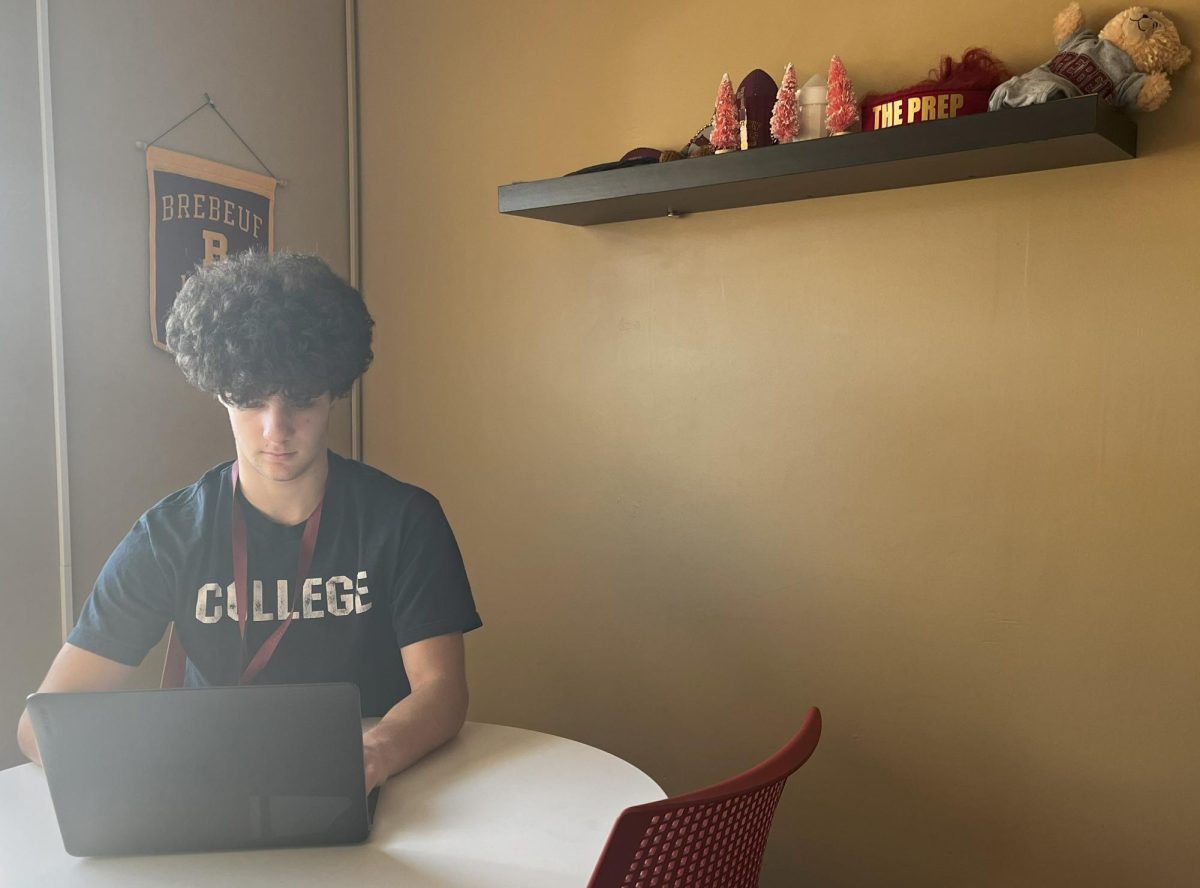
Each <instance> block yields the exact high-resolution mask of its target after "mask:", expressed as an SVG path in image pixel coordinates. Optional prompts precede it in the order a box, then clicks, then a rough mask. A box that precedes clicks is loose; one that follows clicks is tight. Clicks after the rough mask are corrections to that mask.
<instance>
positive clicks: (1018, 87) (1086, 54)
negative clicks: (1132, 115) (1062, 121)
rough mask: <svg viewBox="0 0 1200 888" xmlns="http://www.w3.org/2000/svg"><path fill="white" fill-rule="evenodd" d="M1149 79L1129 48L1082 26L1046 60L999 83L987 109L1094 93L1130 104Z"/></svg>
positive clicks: (1031, 103) (1108, 99)
mask: <svg viewBox="0 0 1200 888" xmlns="http://www.w3.org/2000/svg"><path fill="white" fill-rule="evenodd" d="M1145 81H1146V75H1145V74H1143V73H1142V72H1141V71H1138V70H1137V68H1135V67H1134V64H1133V59H1131V58H1130V57H1129V53H1127V52H1125V50H1123V49H1121V48H1120V47H1119V46H1117V45H1116V44H1114V43H1110V42H1109V41H1107V40H1101V39H1100V38H1099V37H1097V36H1096V34H1095V33H1093V32H1092V31H1085V30H1084V29H1083V28H1080V29H1079V30H1077V31H1075V32H1074V33H1073V34H1071V35H1070V36H1069V37H1067V39H1066V40H1064V41H1063V42H1062V43H1061V44H1059V47H1058V55H1056V56H1055V57H1054V58H1052V59H1051V60H1050V61H1048V62H1046V64H1044V65H1039V66H1038V67H1036V68H1034V69H1033V70H1032V71H1030V72H1029V73H1028V74H1021V75H1019V76H1017V77H1013V78H1012V79H1011V80H1006V81H1005V82H1004V83H1002V84H1000V85H999V86H998V87H996V89H995V90H994V91H993V92H992V97H991V99H990V100H989V101H988V110H989V111H997V110H999V109H1000V108H1022V107H1024V106H1026V105H1036V104H1039V103H1041V102H1048V101H1050V100H1051V99H1069V98H1073V97H1074V96H1082V95H1090V94H1092V93H1095V94H1097V95H1099V96H1100V98H1102V99H1104V100H1105V101H1106V102H1108V103H1109V104H1112V105H1116V106H1118V107H1130V108H1131V107H1133V105H1134V103H1135V102H1136V101H1137V97H1138V93H1139V92H1141V90H1142V84H1143V83H1144V82H1145Z"/></svg>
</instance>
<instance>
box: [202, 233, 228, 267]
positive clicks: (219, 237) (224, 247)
mask: <svg viewBox="0 0 1200 888" xmlns="http://www.w3.org/2000/svg"><path fill="white" fill-rule="evenodd" d="M201 234H202V236H203V237H204V264H205V265H211V264H212V263H213V262H216V261H217V260H219V259H224V258H225V254H226V253H227V252H228V251H229V239H228V238H227V237H225V235H223V234H221V232H219V231H209V230H208V229H207V228H205V229H204V231H203V232H202V233H201Z"/></svg>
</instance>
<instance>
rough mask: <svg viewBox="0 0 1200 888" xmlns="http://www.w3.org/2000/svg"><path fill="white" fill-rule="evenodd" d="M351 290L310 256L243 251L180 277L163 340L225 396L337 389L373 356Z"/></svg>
mask: <svg viewBox="0 0 1200 888" xmlns="http://www.w3.org/2000/svg"><path fill="white" fill-rule="evenodd" d="M374 325H375V322H374V321H373V320H371V315H370V314H369V313H368V312H367V307H366V305H365V304H364V303H363V300H362V296H361V295H360V294H359V292H358V291H357V290H356V289H354V288H353V287H351V286H350V285H349V284H347V283H346V282H345V281H343V280H342V279H341V278H340V277H338V276H337V275H336V274H334V272H333V270H332V269H331V268H330V267H329V266H328V265H326V264H325V262H324V261H322V260H321V258H320V257H318V256H312V255H308V254H304V253H289V252H280V253H262V252H257V251H247V252H245V253H241V254H239V255H237V256H231V257H230V258H228V259H225V260H222V261H220V262H214V263H212V264H211V265H205V266H203V267H201V268H198V269H197V270H196V272H195V273H194V274H193V275H192V276H191V277H189V278H188V279H187V281H186V282H185V283H184V285H183V289H182V290H180V291H179V296H178V297H177V298H176V299H175V306H174V307H173V308H172V309H171V315H170V317H168V318H167V346H168V347H169V348H170V349H171V351H172V352H174V353H175V363H176V364H178V365H179V369H180V370H182V371H183V375H184V376H186V377H187V380H188V382H190V383H191V384H192V385H194V386H196V388H198V389H200V390H202V391H206V392H209V393H210V394H213V395H216V396H217V397H218V398H220V399H221V400H222V401H224V402H225V403H227V404H233V405H236V406H243V407H244V406H247V405H249V404H253V403H256V402H260V401H262V400H264V399H265V398H268V397H270V396H272V395H283V396H284V397H285V398H287V399H288V400H289V401H292V402H293V403H305V402H308V401H311V400H312V399H313V398H315V397H319V396H320V395H323V394H325V393H326V392H329V393H330V394H331V395H332V396H333V397H334V398H341V397H345V395H346V394H348V393H349V391H350V387H351V386H352V385H353V384H354V380H356V379H358V377H359V376H361V375H362V374H363V372H364V371H366V369H367V366H368V365H369V364H370V363H371V358H372V357H373V355H372V353H371V328H372V327H373V326H374Z"/></svg>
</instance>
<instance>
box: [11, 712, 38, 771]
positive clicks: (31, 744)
mask: <svg viewBox="0 0 1200 888" xmlns="http://www.w3.org/2000/svg"><path fill="white" fill-rule="evenodd" d="M17 745H18V746H19V747H21V752H23V753H25V757H26V758H27V759H29V760H30V761H31V762H33V763H34V764H35V765H40V764H41V763H42V756H41V753H39V752H38V747H37V737H35V736H34V735H33V722H32V721H31V720H30V718H29V710H28V709H26V710H24V711H22V712H21V719H20V721H18V722H17Z"/></svg>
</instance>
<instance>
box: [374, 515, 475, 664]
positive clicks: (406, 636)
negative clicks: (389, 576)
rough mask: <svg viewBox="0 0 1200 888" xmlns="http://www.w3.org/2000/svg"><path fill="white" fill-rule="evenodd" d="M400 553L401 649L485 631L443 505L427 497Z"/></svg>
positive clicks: (408, 523)
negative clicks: (455, 634)
mask: <svg viewBox="0 0 1200 888" xmlns="http://www.w3.org/2000/svg"><path fill="white" fill-rule="evenodd" d="M408 512H409V514H408V516H407V518H406V520H405V521H404V526H403V528H402V531H401V540H400V545H399V550H398V552H397V564H396V574H395V575H396V577H397V580H396V583H395V586H394V587H393V589H392V625H393V627H394V629H395V632H396V641H397V643H398V644H399V646H400V647H404V646H405V645H409V644H413V643H414V642H417V641H422V640H424V639H426V638H433V637H434V636H436V635H446V634H448V633H450V632H470V631H471V630H472V629H478V628H479V627H480V626H482V625H483V621H482V620H480V619H479V613H478V612H477V611H476V610H475V599H474V597H473V596H472V595H471V586H470V583H468V582H467V571H466V568H465V567H464V566H463V560H462V554H461V553H460V552H459V550H458V542H457V541H456V540H455V539H454V532H453V531H452V530H451V529H450V522H448V521H447V520H446V514H445V512H443V511H442V507H441V504H440V503H438V501H437V500H436V499H435V498H434V497H433V496H431V495H429V494H426V493H422V495H421V496H420V498H419V499H418V501H417V502H415V503H413V504H412V506H411V508H410V509H409V510H408Z"/></svg>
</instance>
